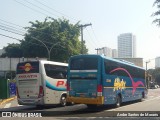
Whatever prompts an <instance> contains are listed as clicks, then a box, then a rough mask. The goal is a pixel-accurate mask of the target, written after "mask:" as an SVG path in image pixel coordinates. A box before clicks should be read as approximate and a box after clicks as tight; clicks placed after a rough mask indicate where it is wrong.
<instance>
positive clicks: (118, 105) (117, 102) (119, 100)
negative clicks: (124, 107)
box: [115, 95, 121, 108]
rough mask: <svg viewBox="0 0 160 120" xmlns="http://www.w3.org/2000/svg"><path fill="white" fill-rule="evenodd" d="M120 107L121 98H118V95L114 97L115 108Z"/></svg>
mask: <svg viewBox="0 0 160 120" xmlns="http://www.w3.org/2000/svg"><path fill="white" fill-rule="evenodd" d="M120 106H121V97H120V95H118V96H117V97H116V104H115V107H116V108H118V107H120Z"/></svg>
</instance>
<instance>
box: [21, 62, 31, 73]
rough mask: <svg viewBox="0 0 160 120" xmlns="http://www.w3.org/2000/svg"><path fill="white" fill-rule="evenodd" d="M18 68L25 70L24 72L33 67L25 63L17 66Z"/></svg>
mask: <svg viewBox="0 0 160 120" xmlns="http://www.w3.org/2000/svg"><path fill="white" fill-rule="evenodd" d="M19 68H21V69H23V70H25V71H26V72H29V71H30V70H32V69H34V68H33V67H32V66H31V64H30V63H26V64H25V65H24V66H19Z"/></svg>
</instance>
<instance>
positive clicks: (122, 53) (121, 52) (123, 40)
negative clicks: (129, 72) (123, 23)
mask: <svg viewBox="0 0 160 120" xmlns="http://www.w3.org/2000/svg"><path fill="white" fill-rule="evenodd" d="M118 57H119V58H135V57H136V36H135V35H133V34H132V33H124V34H120V35H119V36H118Z"/></svg>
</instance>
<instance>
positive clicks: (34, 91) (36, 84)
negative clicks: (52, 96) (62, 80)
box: [16, 61, 43, 103]
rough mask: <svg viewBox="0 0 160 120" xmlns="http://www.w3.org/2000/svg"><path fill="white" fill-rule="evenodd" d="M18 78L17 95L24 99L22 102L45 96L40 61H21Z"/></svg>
mask: <svg viewBox="0 0 160 120" xmlns="http://www.w3.org/2000/svg"><path fill="white" fill-rule="evenodd" d="M16 80H17V97H18V99H24V100H22V101H21V102H23V103H28V102H33V101H31V99H37V98H40V97H42V96H43V87H42V85H41V75H40V73H39V62H38V61H36V62H23V63H19V64H18V65H17V75H16ZM27 99H28V100H27Z"/></svg>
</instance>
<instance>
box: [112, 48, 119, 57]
mask: <svg viewBox="0 0 160 120" xmlns="http://www.w3.org/2000/svg"><path fill="white" fill-rule="evenodd" d="M117 57H118V51H117V49H112V58H117Z"/></svg>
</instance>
